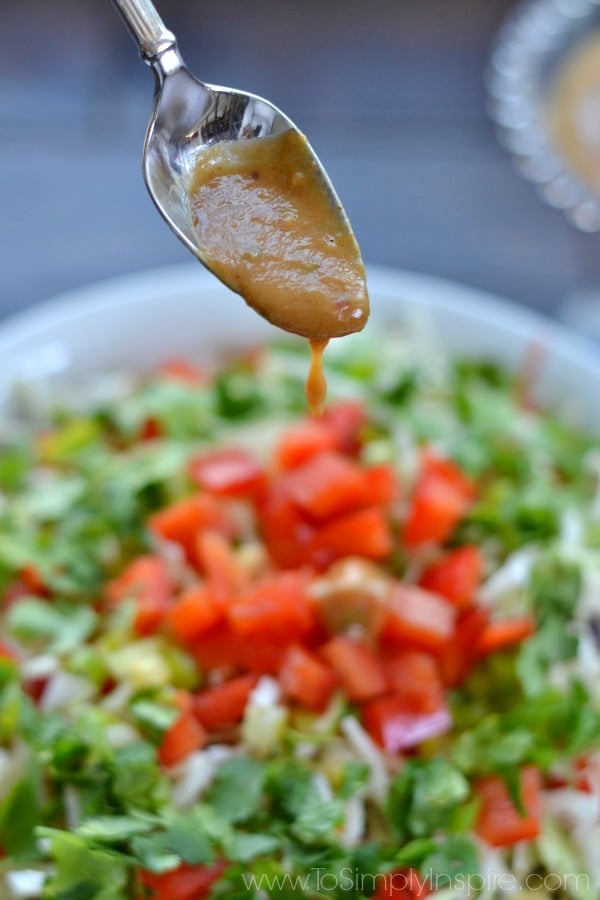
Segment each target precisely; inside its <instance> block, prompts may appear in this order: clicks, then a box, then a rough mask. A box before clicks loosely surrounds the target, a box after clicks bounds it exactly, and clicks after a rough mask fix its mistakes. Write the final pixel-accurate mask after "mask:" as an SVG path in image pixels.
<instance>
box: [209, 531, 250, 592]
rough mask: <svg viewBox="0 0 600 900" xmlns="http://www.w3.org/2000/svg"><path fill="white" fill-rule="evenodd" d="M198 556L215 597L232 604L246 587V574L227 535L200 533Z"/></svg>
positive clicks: (210, 532) (216, 532)
mask: <svg viewBox="0 0 600 900" xmlns="http://www.w3.org/2000/svg"><path fill="white" fill-rule="evenodd" d="M196 556H197V559H198V561H199V563H200V566H201V568H202V570H203V572H204V574H205V576H206V580H207V582H208V584H209V586H210V589H211V591H212V593H213V595H214V596H215V597H216V598H218V599H219V600H220V601H221V602H222V603H229V602H231V601H232V600H233V599H234V598H235V597H237V595H238V594H239V593H240V591H241V590H242V589H243V588H244V587H246V585H247V581H248V578H247V576H246V573H245V572H244V570H243V568H242V567H241V565H240V564H239V562H238V559H237V557H236V554H235V552H234V550H233V547H232V546H231V541H230V540H229V539H228V538H226V537H225V535H223V534H221V533H220V532H218V531H202V532H200V534H199V535H198V538H197V541H196Z"/></svg>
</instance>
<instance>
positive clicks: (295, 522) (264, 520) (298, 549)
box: [258, 483, 315, 569]
mask: <svg viewBox="0 0 600 900" xmlns="http://www.w3.org/2000/svg"><path fill="white" fill-rule="evenodd" d="M258 520H259V526H260V532H261V536H262V539H263V541H264V543H265V546H266V548H267V550H268V553H269V556H270V557H271V559H272V560H273V562H274V563H275V565H276V566H278V567H279V568H281V569H295V568H298V567H300V566H303V565H307V564H308V562H309V558H310V545H311V542H312V539H313V535H314V531H315V528H314V526H313V525H311V524H310V523H309V522H307V521H306V519H305V518H304V516H303V515H302V513H301V512H300V510H299V509H298V507H297V506H296V505H295V504H294V503H293V502H292V501H291V499H290V497H289V496H288V495H287V493H286V492H285V490H284V489H283V488H282V486H281V485H280V484H277V483H276V484H275V485H273V486H271V489H270V490H269V492H268V494H267V497H266V498H265V500H264V501H263V502H262V503H261V504H260V506H259V508H258Z"/></svg>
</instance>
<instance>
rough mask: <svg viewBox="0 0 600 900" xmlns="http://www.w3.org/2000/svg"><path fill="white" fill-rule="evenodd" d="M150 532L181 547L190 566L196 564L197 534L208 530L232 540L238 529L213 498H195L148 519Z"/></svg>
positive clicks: (200, 495) (187, 499)
mask: <svg viewBox="0 0 600 900" xmlns="http://www.w3.org/2000/svg"><path fill="white" fill-rule="evenodd" d="M148 524H149V528H150V531H153V532H154V533H155V534H157V535H159V536H160V537H162V538H164V539H165V540H167V541H173V542H174V543H176V544H180V545H181V546H182V547H183V549H184V550H185V554H186V557H187V559H188V562H191V563H196V541H197V537H198V534H199V533H200V532H201V531H203V530H205V529H209V530H211V531H220V532H221V533H222V534H225V535H227V536H229V537H231V536H232V535H233V534H234V533H235V528H234V525H233V522H232V520H231V517H230V516H229V514H228V512H227V510H226V509H225V507H224V506H223V504H222V503H221V502H220V501H219V500H218V499H217V498H216V497H213V496H211V495H210V494H194V495H192V496H191V497H186V498H185V499H184V500H179V501H178V502H177V503H174V504H173V505H172V506H167V507H166V508H165V509H161V510H160V511H159V512H157V513H154V515H152V516H150V519H149V522H148Z"/></svg>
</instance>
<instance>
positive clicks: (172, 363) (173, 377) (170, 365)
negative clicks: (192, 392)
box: [157, 358, 210, 387]
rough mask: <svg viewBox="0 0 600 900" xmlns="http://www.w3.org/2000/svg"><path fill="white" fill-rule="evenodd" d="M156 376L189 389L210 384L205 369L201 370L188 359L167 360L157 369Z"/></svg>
mask: <svg viewBox="0 0 600 900" xmlns="http://www.w3.org/2000/svg"><path fill="white" fill-rule="evenodd" d="M157 371H158V374H159V375H160V376H161V377H162V378H165V379H167V380H170V381H180V382H181V383H182V384H187V385H189V386H190V387H198V386H200V385H204V384H209V383H210V375H209V374H208V372H207V371H206V369H203V368H201V367H200V366H198V365H195V364H194V363H191V362H190V361H189V360H188V359H179V358H173V359H167V360H165V361H164V362H163V363H161V365H160V366H159V367H158V370H157Z"/></svg>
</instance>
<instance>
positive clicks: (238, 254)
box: [189, 130, 369, 413]
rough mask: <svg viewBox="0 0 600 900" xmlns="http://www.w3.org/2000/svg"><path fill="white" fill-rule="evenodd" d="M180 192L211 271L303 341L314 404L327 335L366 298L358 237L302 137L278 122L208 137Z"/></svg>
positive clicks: (364, 308) (347, 323) (315, 406)
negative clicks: (248, 133) (272, 127)
mask: <svg viewBox="0 0 600 900" xmlns="http://www.w3.org/2000/svg"><path fill="white" fill-rule="evenodd" d="M189 195H190V208H191V216H192V222H193V226H194V229H195V234H196V238H197V241H198V247H199V249H200V252H201V254H202V258H203V259H205V260H206V261H207V263H208V265H209V267H210V268H211V269H212V271H213V272H215V274H216V275H218V277H219V278H220V279H221V280H222V281H223V282H225V284H227V285H228V286H229V287H231V288H232V289H233V290H234V291H237V292H238V293H239V294H241V295H242V297H243V298H244V299H245V300H246V302H247V303H248V304H249V306H251V307H252V308H253V309H255V310H256V311H257V312H258V313H260V315H262V316H264V317H265V318H266V319H268V320H269V321H270V322H272V323H273V324H274V325H277V326H279V327H280V328H283V329H284V330H285V331H290V332H293V333H294V334H298V335H301V336H303V337H307V338H308V339H309V340H310V341H311V345H312V366H311V373H310V375H309V379H308V381H307V397H308V401H309V406H310V407H311V410H312V411H313V412H315V413H318V412H319V411H320V410H321V409H322V407H323V402H324V397H325V389H326V385H325V379H324V377H323V372H322V362H321V358H322V353H323V350H324V348H325V346H326V344H327V341H328V340H329V339H330V338H333V337H340V336H341V335H345V334H350V333H351V332H354V331H360V330H361V329H362V328H363V327H364V325H365V323H366V321H367V318H368V315H369V300H368V295H367V288H366V276H365V269H364V265H363V262H362V259H361V256H360V251H359V248H358V245H357V243H356V240H355V238H354V235H353V234H352V231H351V230H350V228H349V227H348V225H347V222H346V220H345V217H344V216H343V213H342V211H341V210H340V209H339V208H338V207H337V206H335V205H334V203H333V202H332V198H331V197H330V196H329V195H328V193H327V192H326V191H325V190H324V187H323V180H322V177H321V175H320V168H319V165H318V163H317V161H316V160H315V157H314V155H313V153H312V151H311V149H310V147H309V146H308V144H307V142H306V140H305V138H304V137H303V136H302V135H301V134H300V133H298V132H296V131H292V130H288V131H284V132H282V133H281V134H277V135H271V136H269V137H264V138H250V139H247V140H242V141H235V142H233V141H221V142H218V143H215V144H213V145H212V146H210V147H209V148H207V149H205V150H203V152H202V153H201V154H200V155H199V157H198V161H197V164H196V167H195V171H194V175H193V179H192V183H191V187H190V191H189Z"/></svg>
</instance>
